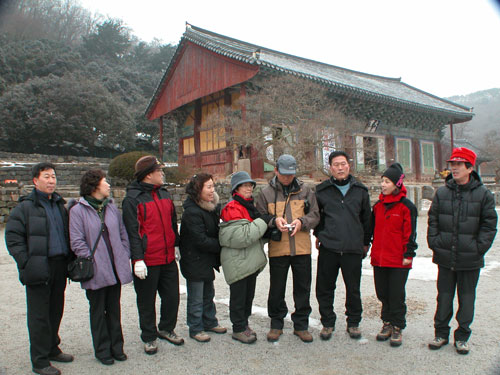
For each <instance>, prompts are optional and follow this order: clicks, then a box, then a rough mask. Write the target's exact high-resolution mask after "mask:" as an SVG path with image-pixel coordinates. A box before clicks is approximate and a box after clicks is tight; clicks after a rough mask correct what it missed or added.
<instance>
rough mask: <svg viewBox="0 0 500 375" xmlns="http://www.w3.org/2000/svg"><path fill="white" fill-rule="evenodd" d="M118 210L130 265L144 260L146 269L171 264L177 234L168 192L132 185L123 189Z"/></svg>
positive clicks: (147, 186)
mask: <svg viewBox="0 0 500 375" xmlns="http://www.w3.org/2000/svg"><path fill="white" fill-rule="evenodd" d="M122 207H123V221H124V223H125V227H126V229H127V233H128V237H129V240H130V254H131V258H132V261H133V262H134V261H138V260H144V263H146V265H147V266H159V265H163V264H168V263H171V262H173V261H174V259H175V246H177V245H178V244H179V233H178V230H177V216H176V213H175V207H174V204H173V202H172V199H171V198H170V194H169V193H168V191H167V190H166V189H165V188H164V187H162V186H153V185H150V184H146V183H144V182H137V181H134V182H132V183H131V184H130V185H129V186H128V187H127V195H126V197H125V199H124V200H123V204H122Z"/></svg>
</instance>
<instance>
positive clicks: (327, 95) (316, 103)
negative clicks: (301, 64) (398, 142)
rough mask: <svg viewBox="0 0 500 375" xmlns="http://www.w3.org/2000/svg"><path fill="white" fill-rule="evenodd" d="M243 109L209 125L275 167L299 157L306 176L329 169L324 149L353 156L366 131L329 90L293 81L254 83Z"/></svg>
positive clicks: (225, 111)
mask: <svg viewBox="0 0 500 375" xmlns="http://www.w3.org/2000/svg"><path fill="white" fill-rule="evenodd" d="M238 104H239V108H240V109H239V110H234V109H232V108H220V110H219V112H214V113H212V115H211V117H210V119H209V121H210V122H211V123H213V124H217V125H216V126H217V127H223V128H225V129H226V133H225V135H226V141H227V142H228V143H229V144H231V145H233V147H234V148H236V149H240V150H241V149H243V150H244V149H246V148H248V147H249V146H252V147H253V148H254V149H256V150H257V151H258V153H259V154H260V155H261V156H263V158H264V160H266V161H267V162H269V163H270V164H274V163H275V160H276V159H277V158H278V156H279V155H280V154H282V153H290V154H293V155H294V156H295V158H296V159H297V161H298V163H299V170H300V172H301V173H312V172H314V171H321V170H323V169H324V159H323V153H322V149H323V148H324V147H328V149H330V150H331V148H332V147H333V148H337V149H343V150H346V151H347V152H349V153H352V151H353V149H352V147H353V145H352V142H350V141H349V140H350V137H349V136H350V135H352V134H353V133H354V132H356V131H359V130H360V129H362V128H363V127H364V125H365V124H364V123H363V122H362V121H360V120H358V119H355V118H354V117H352V116H349V115H348V114H347V113H346V110H345V109H344V107H343V105H342V102H341V101H340V100H338V99H337V98H335V97H334V95H333V94H332V93H331V92H330V91H329V90H328V89H327V88H326V87H325V86H323V85H320V84H318V83H314V82H311V81H308V80H306V79H302V78H298V77H294V76H290V75H275V76H260V77H258V78H257V79H255V80H252V81H251V82H250V83H248V84H247V95H246V96H245V97H244V98H240V100H239V103H238ZM233 108H234V107H233Z"/></svg>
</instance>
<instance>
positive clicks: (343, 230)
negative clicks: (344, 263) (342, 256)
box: [314, 176, 371, 255]
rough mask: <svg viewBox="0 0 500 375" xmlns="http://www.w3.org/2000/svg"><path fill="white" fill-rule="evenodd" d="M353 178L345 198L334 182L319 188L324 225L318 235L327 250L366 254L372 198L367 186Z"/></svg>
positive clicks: (321, 224)
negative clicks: (364, 247) (365, 247)
mask: <svg viewBox="0 0 500 375" xmlns="http://www.w3.org/2000/svg"><path fill="white" fill-rule="evenodd" d="M350 178H351V182H350V184H351V186H350V187H349V190H348V191H347V193H346V195H345V196H343V195H342V193H341V192H340V190H339V189H338V188H337V187H336V186H335V184H334V183H333V182H332V179H329V180H326V181H323V182H322V183H321V184H319V185H318V186H316V199H317V200H318V206H319V211H320V222H319V224H318V226H317V227H316V229H315V230H314V235H315V236H316V237H317V238H318V240H319V241H320V243H321V246H323V247H325V248H326V249H327V250H330V251H334V252H338V253H351V254H360V255H362V254H363V246H367V245H369V244H370V236H371V231H370V219H371V207H370V196H369V195H368V189H367V188H366V186H365V185H363V184H362V183H361V182H359V181H357V180H356V179H355V178H354V177H353V176H350Z"/></svg>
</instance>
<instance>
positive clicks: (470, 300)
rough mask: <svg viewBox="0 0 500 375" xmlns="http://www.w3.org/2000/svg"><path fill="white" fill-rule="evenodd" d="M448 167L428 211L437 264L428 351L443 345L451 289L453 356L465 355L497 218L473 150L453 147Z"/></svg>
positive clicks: (430, 233) (449, 308)
mask: <svg viewBox="0 0 500 375" xmlns="http://www.w3.org/2000/svg"><path fill="white" fill-rule="evenodd" d="M448 163H449V166H450V170H451V173H450V175H448V177H447V178H446V184H445V186H442V187H440V188H439V189H438V190H437V191H436V194H435V195H434V199H433V200H432V205H431V207H430V209H429V227H428V230H427V243H428V244H429V248H430V249H431V250H432V252H433V257H432V261H433V262H434V263H436V264H437V265H438V279H437V290H438V296H437V309H436V314H435V316H434V340H433V341H431V342H430V343H429V349H432V350H437V349H440V348H441V347H443V346H444V345H446V344H448V336H449V334H450V326H449V323H450V320H451V318H452V316H453V300H454V298H455V289H456V290H457V294H458V311H457V315H456V319H457V321H458V328H457V329H456V330H455V332H454V339H455V348H456V350H457V353H459V354H468V353H469V345H468V343H467V341H468V340H469V337H470V334H471V330H470V328H469V326H470V324H471V323H472V319H473V317H474V303H475V299H476V287H477V283H478V280H479V271H480V269H481V268H482V267H484V255H485V254H486V252H487V251H488V250H489V249H490V247H491V244H492V243H493V239H494V238H495V235H496V232H497V229H496V228H497V213H496V211H495V201H494V198H493V194H492V193H491V192H490V191H489V190H488V189H487V188H486V187H485V186H484V185H483V183H482V182H481V178H480V177H479V175H478V174H477V173H476V172H475V171H474V165H475V164H476V154H475V153H474V151H472V150H469V149H467V148H465V147H459V148H455V149H454V150H453V152H452V154H451V157H450V159H449V160H448Z"/></svg>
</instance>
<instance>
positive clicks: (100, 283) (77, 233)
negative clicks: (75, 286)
mask: <svg viewBox="0 0 500 375" xmlns="http://www.w3.org/2000/svg"><path fill="white" fill-rule="evenodd" d="M104 224H105V225H106V227H107V229H108V233H109V242H110V243H111V246H112V249H110V250H111V252H112V254H113V263H112V262H111V257H110V255H109V252H108V248H107V246H106V241H105V240H104V238H103V236H101V238H100V239H99V243H98V244H97V247H96V249H95V252H94V277H93V278H92V279H90V280H89V281H83V282H82V283H81V284H82V288H83V289H92V290H97V289H101V288H104V287H107V286H111V285H115V284H117V283H118V284H121V285H125V284H128V283H130V282H132V270H131V268H130V248H129V242H128V236H127V231H126V230H125V225H124V224H123V220H122V217H121V214H120V211H118V208H116V206H115V205H114V204H113V203H112V201H110V202H109V203H108V204H107V205H106V209H105V210H104ZM100 230H101V219H100V218H99V215H98V213H97V211H96V210H95V209H94V208H93V207H92V206H91V205H90V204H89V203H88V202H87V201H86V200H85V198H80V199H79V201H78V203H77V204H76V205H75V206H73V207H72V208H71V209H70V211H69V233H70V242H71V250H72V251H73V252H74V253H75V255H76V256H81V257H88V256H90V251H91V250H92V248H93V247H94V244H95V241H96V240H97V237H98V236H99V231H100ZM113 268H114V269H115V270H116V275H115V273H114V271H113ZM116 276H118V280H117V279H116Z"/></svg>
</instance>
